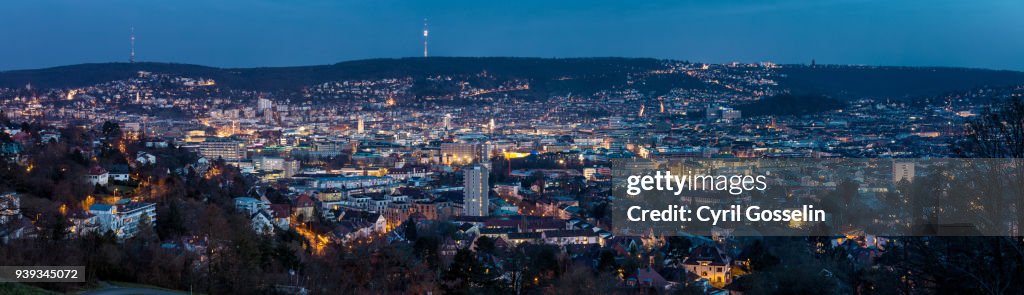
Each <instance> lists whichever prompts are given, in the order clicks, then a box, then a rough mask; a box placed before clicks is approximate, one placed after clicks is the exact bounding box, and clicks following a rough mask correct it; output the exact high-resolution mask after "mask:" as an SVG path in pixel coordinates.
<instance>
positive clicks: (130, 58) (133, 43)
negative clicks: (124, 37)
mask: <svg viewBox="0 0 1024 295" xmlns="http://www.w3.org/2000/svg"><path fill="white" fill-rule="evenodd" d="M131 40H132V55H131V56H129V57H128V62H131V63H135V27H132V37H131Z"/></svg>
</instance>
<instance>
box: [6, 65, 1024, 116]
mask: <svg viewBox="0 0 1024 295" xmlns="http://www.w3.org/2000/svg"><path fill="white" fill-rule="evenodd" d="M670 62H676V61H670V60H658V59H651V58H556V59H550V58H513V57H431V58H400V59H368V60H356V61H346V62H341V63H336V64H333V65H318V66H296V67H265V68H215V67H207V66H199V65H189V64H172V63H151V62H140V63H98V64H80V65H70V66H60V67H53V68H46V69H34V70H15V71H5V72H0V87H6V88H17V87H24V86H25V85H26V84H30V83H31V84H32V85H33V87H36V88H71V87H85V86H91V85H95V84H100V83H105V82H109V81H114V80H123V79H128V78H131V77H134V76H135V75H136V74H137V73H138V72H139V71H147V72H153V73H161V74H172V75H180V76H187V77H203V78H212V79H214V80H215V81H216V82H217V85H218V86H221V87H228V88H234V89H246V90H258V91H284V92H297V91H301V90H302V89H304V88H306V87H309V86H312V85H317V84H321V83H325V82H334V81H346V80H369V79H381V78H405V77H410V78H412V79H413V80H414V81H415V83H414V86H413V88H412V89H411V91H412V94H413V95H416V96H417V97H422V96H437V95H441V94H444V93H452V92H454V91H457V90H458V89H459V88H458V87H459V85H458V84H457V83H456V82H454V81H446V80H444V79H432V78H434V77H438V76H445V75H447V76H455V77H459V78H460V79H462V80H463V81H468V82H470V83H472V84H473V85H478V86H483V87H486V86H488V83H490V84H501V83H505V82H507V81H512V80H523V81H528V83H529V89H525V90H523V91H521V92H520V93H524V94H526V95H528V96H530V95H532V96H536V97H544V96H545V95H565V94H569V93H572V94H575V95H589V94H592V93H594V92H597V91H601V90H619V89H635V90H637V91H639V93H641V94H644V95H662V94H664V93H667V92H668V91H670V90H672V89H678V88H682V89H707V90H718V89H721V88H722V86H721V85H719V84H718V83H713V82H712V81H702V80H700V79H698V78H694V77H693V76H691V75H687V74H686V73H680V72H674V73H672V72H665V71H660V72H659V70H665V69H667V68H668V66H667V64H668V63H670ZM774 71H775V75H773V76H774V77H771V78H773V79H775V80H776V81H777V82H778V87H779V88H780V89H786V90H788V91H789V92H790V93H793V94H796V95H795V96H785V97H778V98H777V101H778V102H784V103H786V102H792V101H794V100H806V99H810V98H813V101H819V98H821V96H820V95H824V96H826V97H831V98H833V99H837V100H848V99H853V98H860V97H886V98H896V99H899V98H915V97H920V96H926V95H938V94H942V93H946V92H951V91H961V90H969V89H973V88H976V87H982V86H1008V85H1015V84H1018V85H1019V84H1024V72H1014V71H995V70H983V69H966V68H935V67H930V68H923V67H868V66H836V65H827V66H822V65H817V66H804V65H783V66H781V67H779V68H777V69H775V70H774ZM805 94H813V96H807V95H805ZM834 107H838V106H837V105H836V102H834V101H829V100H822V103H820V104H819V105H817V106H814V107H813V108H811V109H800V110H781V111H783V112H784V113H793V114H800V113H803V112H807V111H814V109H828V108H834ZM747 108H749V110H747V109H744V110H743V111H744V114H751V115H753V114H757V113H758V109H764V108H765V107H764V106H759V105H758V104H754V105H751V106H748V107H747ZM748 111H750V112H751V113H747V112H748ZM776 111H779V110H776Z"/></svg>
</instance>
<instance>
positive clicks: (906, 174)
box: [892, 162, 914, 184]
mask: <svg viewBox="0 0 1024 295" xmlns="http://www.w3.org/2000/svg"><path fill="white" fill-rule="evenodd" d="M903 180H906V181H907V182H914V163H913V162H895V163H892V183H893V184H899V183H900V181H903Z"/></svg>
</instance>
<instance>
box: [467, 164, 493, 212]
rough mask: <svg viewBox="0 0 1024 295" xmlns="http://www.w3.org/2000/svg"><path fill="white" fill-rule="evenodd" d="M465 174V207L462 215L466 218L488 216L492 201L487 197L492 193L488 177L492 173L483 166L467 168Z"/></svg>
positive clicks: (477, 165)
mask: <svg viewBox="0 0 1024 295" xmlns="http://www.w3.org/2000/svg"><path fill="white" fill-rule="evenodd" d="M462 171H463V172H462V173H463V187H464V188H463V195H464V198H463V205H462V215H464V216H487V209H488V207H489V206H490V200H488V199H487V195H488V193H489V192H490V185H489V184H488V181H487V180H488V177H489V174H490V171H489V170H488V169H487V167H485V166H483V165H479V164H476V165H472V166H466V167H465V168H463V170H462Z"/></svg>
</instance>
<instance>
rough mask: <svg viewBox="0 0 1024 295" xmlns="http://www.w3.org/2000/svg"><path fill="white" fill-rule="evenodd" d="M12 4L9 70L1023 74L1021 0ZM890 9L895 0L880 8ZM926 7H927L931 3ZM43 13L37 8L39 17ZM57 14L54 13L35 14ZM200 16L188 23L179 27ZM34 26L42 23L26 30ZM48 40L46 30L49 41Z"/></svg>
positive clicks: (3, 35) (4, 65)
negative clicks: (652, 62) (405, 61)
mask: <svg viewBox="0 0 1024 295" xmlns="http://www.w3.org/2000/svg"><path fill="white" fill-rule="evenodd" d="M177 4H178V5H169V4H159V3H130V2H125V3H120V4H119V5H104V6H103V7H97V6H94V5H90V4H89V3H77V2H68V1H41V2H32V3H13V4H4V5H3V6H6V9H5V10H8V11H22V12H25V13H20V14H16V15H13V16H12V17H10V18H5V19H4V20H0V24H2V25H4V26H5V27H9V28H16V29H10V30H5V31H4V32H0V39H6V40H18V42H12V43H11V44H10V45H9V46H6V47H4V48H0V54H4V55H5V56H15V57H18V58H11V59H5V60H4V61H0V71H5V70H15V69H30V68H44V67H52V66H61V65H69V64H80V63H93V62H126V61H128V60H129V58H130V50H131V48H130V46H131V45H130V34H131V29H132V28H134V30H135V31H136V32H135V35H136V38H137V40H136V41H137V42H136V44H135V45H136V49H137V60H138V61H140V62H148V61H153V62H175V63H188V64H201V65H208V66H215V67H263V66H268V67H275V66H297V65H313V64H331V63H336V62H341V61H347V60H358V59H367V58H397V57H412V56H422V51H423V49H424V47H423V45H424V44H423V41H424V39H423V36H422V33H423V32H422V30H423V29H424V27H423V26H424V23H423V21H424V19H425V18H428V19H429V20H430V27H431V31H433V32H431V33H432V34H431V36H430V47H431V48H430V55H431V56H522V57H592V56H622V57H653V58H664V59H675V60H690V61H697V62H710V63H727V62H732V61H739V62H761V61H771V62H776V63H796V64H807V63H810V62H811V60H816V61H817V62H818V63H820V64H866V65H891V66H952V67H971V68H987V69H1008V70H1018V71H1019V70H1024V61H1019V60H1018V59H1015V58H1013V57H1014V56H1015V53H1016V52H1020V51H1021V50H1022V49H1024V41H1020V40H1017V39H1014V38H1009V36H1014V35H1019V33H1021V32H1022V29H1021V28H1024V25H1021V24H1020V22H1021V20H1019V19H1016V18H1014V17H1013V13H1012V12H1013V11H1020V9H1019V8H1021V7H1020V6H1022V5H1024V4H1020V3H1013V2H1009V1H987V2H984V3H976V2H975V3H955V2H939V3H932V2H928V3H923V2H915V1H911V2H902V3H898V4H886V3H880V2H877V1H829V2H827V3H818V2H815V3H807V2H799V1H779V2H774V3H768V4H765V3H750V2H746V1H729V2H725V3H703V2H699V1H693V2H685V3H664V2H648V3H645V4H644V5H621V4H616V3H610V2H598V3H590V2H587V3H585V4H584V3H582V2H561V3H558V4H546V3H540V2H525V3H517V4H515V5H505V4H493V3H490V4H483V3H475V2H449V3H444V4H430V5H428V4H417V3H404V2H400V1H394V2H386V3H333V2H330V3H329V2H318V1H311V2H304V3H300V4H295V3H289V4H287V5H285V4H281V3H275V2H268V1H260V2H246V5H245V6H244V7H243V6H241V5H240V3H235V2H223V3H222V2H218V3H201V5H203V8H204V9H201V10H200V9H188V8H189V7H193V8H194V7H197V5H200V3H187V2H186V3H177ZM881 4H885V5H881ZM924 4H927V5H924ZM37 12H38V13H37ZM44 12H45V13H47V14H49V15H52V16H54V18H53V19H54V20H53V21H47V22H40V21H38V20H35V19H30V18H27V17H29V16H32V15H40V13H44ZM177 19H190V21H189V22H180V21H176V20H177ZM25 24H32V25H25ZM42 36H45V37H42Z"/></svg>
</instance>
